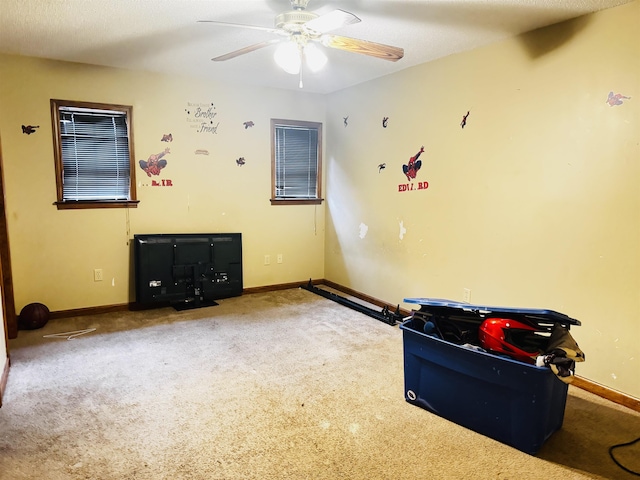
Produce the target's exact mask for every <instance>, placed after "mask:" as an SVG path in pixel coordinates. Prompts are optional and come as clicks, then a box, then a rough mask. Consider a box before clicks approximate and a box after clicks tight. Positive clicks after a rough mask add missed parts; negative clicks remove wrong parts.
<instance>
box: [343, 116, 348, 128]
mask: <svg viewBox="0 0 640 480" xmlns="http://www.w3.org/2000/svg"><path fill="white" fill-rule="evenodd" d="M348 120H349V115H347V116H346V117H342V121H343V122H344V126H345V127H346V126H347V125H348V124H349V123H348Z"/></svg>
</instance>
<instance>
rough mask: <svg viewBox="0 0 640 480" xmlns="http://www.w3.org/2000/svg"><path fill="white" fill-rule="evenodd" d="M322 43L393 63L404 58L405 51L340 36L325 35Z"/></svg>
mask: <svg viewBox="0 0 640 480" xmlns="http://www.w3.org/2000/svg"><path fill="white" fill-rule="evenodd" d="M321 42H322V44H323V45H324V46H326V47H330V48H337V49H339V50H346V51H348V52H353V53H362V54H363V55H371V56H372V57H377V58H382V59H383V60H389V61H391V62H397V61H398V60H400V59H401V58H402V57H404V49H402V48H400V47H392V46H391V45H384V44H382V43H375V42H369V41H367V40H359V39H357V38H350V37H342V36H340V35H323V36H322V38H321Z"/></svg>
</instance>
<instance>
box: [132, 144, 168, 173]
mask: <svg viewBox="0 0 640 480" xmlns="http://www.w3.org/2000/svg"><path fill="white" fill-rule="evenodd" d="M168 153H171V151H170V150H169V147H167V148H165V149H164V151H162V152H160V153H156V154H154V155H150V156H149V158H148V159H147V160H146V161H145V160H140V162H139V163H140V168H142V170H144V171H145V172H146V174H147V176H149V177H150V176H151V175H160V170H162V169H163V168H164V167H166V166H167V161H166V160H164V159H162V157H164V156H165V155H166V154H168Z"/></svg>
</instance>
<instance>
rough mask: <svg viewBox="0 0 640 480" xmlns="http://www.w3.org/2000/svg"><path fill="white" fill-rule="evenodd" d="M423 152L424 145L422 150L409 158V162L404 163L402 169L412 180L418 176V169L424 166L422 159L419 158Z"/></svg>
mask: <svg viewBox="0 0 640 480" xmlns="http://www.w3.org/2000/svg"><path fill="white" fill-rule="evenodd" d="M423 152H424V146H422V147H420V151H419V152H418V153H416V154H415V155H414V156H413V157H411V158H410V159H409V163H408V164H406V165H402V171H403V172H404V174H405V175H406V176H407V180H409V181H411V180H413V179H414V178H416V175H417V174H418V170H420V168H422V160H418V158H420V154H421V153H423Z"/></svg>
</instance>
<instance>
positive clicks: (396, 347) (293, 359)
mask: <svg viewBox="0 0 640 480" xmlns="http://www.w3.org/2000/svg"><path fill="white" fill-rule="evenodd" d="M85 328H95V329H96V330H95V331H93V332H91V333H87V334H85V335H81V336H78V337H76V338H73V339H71V340H67V339H64V338H62V339H61V338H44V335H48V334H54V333H63V332H71V331H76V330H80V329H85ZM10 349H11V359H12V367H11V371H10V375H9V381H8V385H7V390H6V395H5V399H4V405H3V407H2V408H1V409H0V478H2V479H3V480H5V479H6V480H9V479H10V480H19V479H51V480H58V479H73V480H75V479H207V480H208V479H221V480H222V479H224V480H232V479H243V480H245V479H260V480H265V479H389V480H396V479H449V478H451V479H514V480H520V479H527V480H529V479H585V478H596V479H598V478H602V479H604V478H606V479H618V478H619V479H626V478H637V477H634V476H633V475H631V474H628V473H625V472H624V471H622V470H621V469H620V468H618V467H617V466H616V465H615V464H614V463H613V462H612V461H611V459H610V458H609V455H608V452H607V449H608V447H609V446H610V445H613V444H616V443H622V442H628V441H630V440H633V439H634V438H636V437H637V436H640V414H638V413H636V412H633V411H631V410H629V409H626V408H624V407H620V406H617V405H614V404H611V403H608V402H606V401H604V400H602V399H600V398H599V397H595V396H593V395H591V394H588V393H586V392H584V391H581V390H578V389H576V388H574V387H570V390H569V398H568V400H567V408H566V414H565V422H564V426H563V428H562V429H561V430H560V431H558V432H556V433H555V434H554V435H553V436H552V437H551V438H550V439H549V440H548V441H547V442H546V443H545V445H544V446H543V448H542V449H541V451H540V453H539V454H538V455H537V456H531V455H527V454H525V453H522V452H520V451H518V450H515V449H513V448H511V447H508V446H506V445H503V444H501V443H498V442H496V441H494V440H491V439H489V438H487V437H484V436H483V435H480V434H477V433H475V432H472V431H470V430H467V429H465V428H462V427H460V426H458V425H456V424H454V423H451V422H449V421H447V420H444V419H442V418H440V417H438V416H435V415H433V414H431V413H429V412H427V411H425V410H422V409H420V408H418V407H415V406H412V405H410V404H408V403H406V402H405V400H404V394H403V390H404V387H403V381H404V372H403V358H402V332H401V331H400V330H399V329H398V328H397V327H391V326H388V325H386V324H384V323H382V322H379V321H377V320H374V319H372V318H370V317H368V316H365V315H362V314H360V313H357V312H355V311H353V310H351V309H349V308H346V307H343V306H341V305H339V304H337V303H335V302H332V301H330V300H327V299H324V298H322V297H320V296H318V295H315V294H313V293H310V292H307V291H305V290H301V289H292V290H286V291H280V292H271V293H262V294H252V295H244V296H242V297H237V298H232V299H226V300H223V301H220V305H218V306H215V307H208V308H202V309H198V310H191V311H184V312H176V311H174V310H173V309H170V308H163V309H156V310H149V311H144V312H126V313H119V314H105V315H98V316H87V317H78V318H73V319H65V320H52V321H50V322H49V323H48V324H47V325H46V326H45V327H44V328H42V329H40V330H34V331H28V332H27V331H21V332H20V333H19V336H18V338H17V339H15V340H12V341H11V342H10ZM578 373H579V372H578ZM637 447H638V445H637V444H636V445H635V446H634V447H632V448H626V449H620V451H619V452H617V457H618V458H619V460H620V461H621V462H624V464H626V465H627V466H629V467H631V468H634V469H635V470H639V469H640V460H638V459H640V455H639V453H640V448H637Z"/></svg>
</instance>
